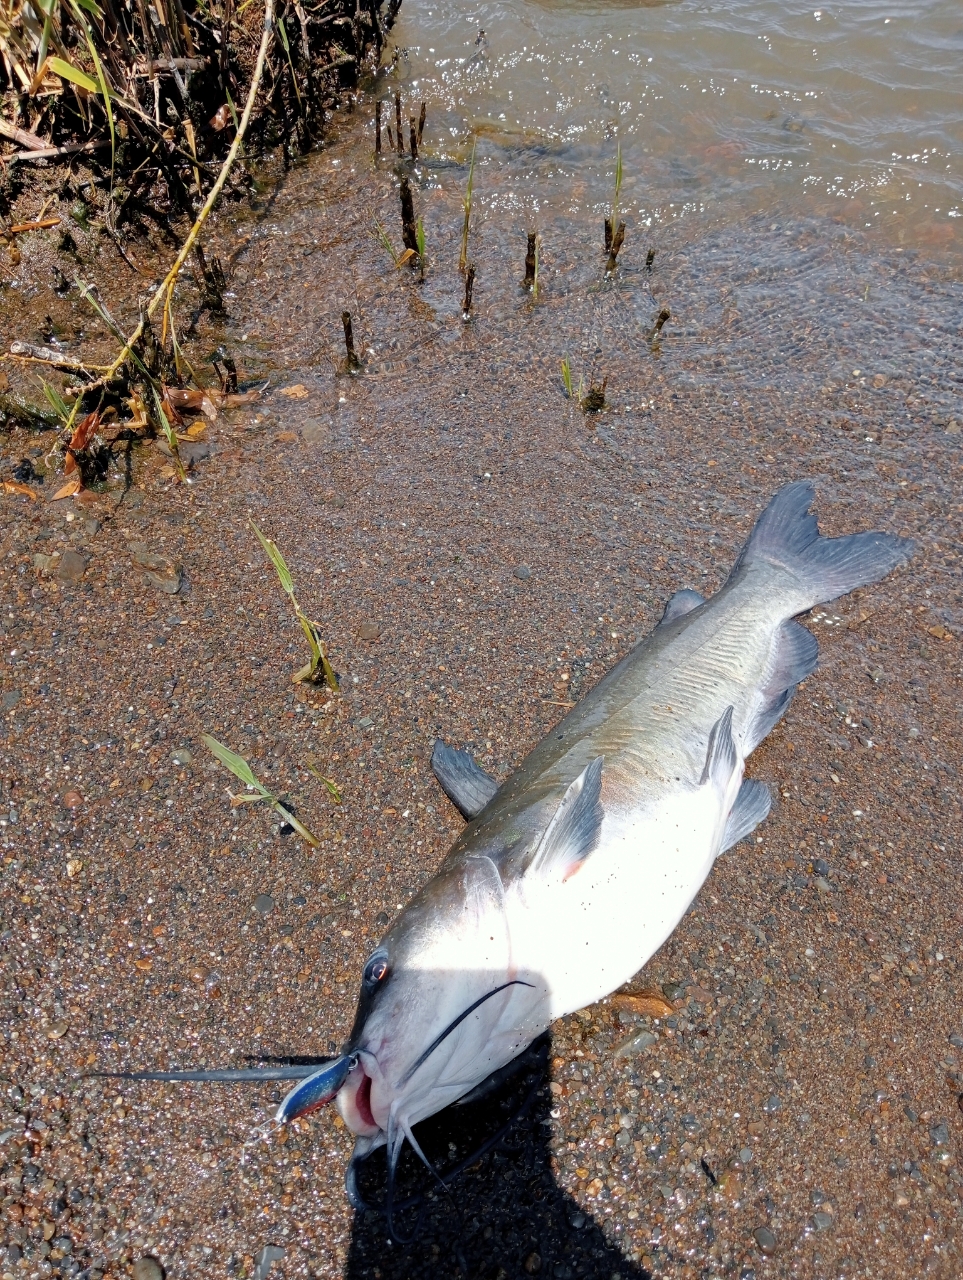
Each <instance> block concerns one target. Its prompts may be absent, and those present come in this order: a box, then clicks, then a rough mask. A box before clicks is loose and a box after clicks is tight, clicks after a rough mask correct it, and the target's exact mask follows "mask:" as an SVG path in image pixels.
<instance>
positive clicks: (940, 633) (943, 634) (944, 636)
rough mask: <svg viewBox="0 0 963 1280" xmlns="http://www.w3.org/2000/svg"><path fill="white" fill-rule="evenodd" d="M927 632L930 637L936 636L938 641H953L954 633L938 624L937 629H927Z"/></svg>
mask: <svg viewBox="0 0 963 1280" xmlns="http://www.w3.org/2000/svg"><path fill="white" fill-rule="evenodd" d="M926 631H927V634H928V635H931V636H935V637H936V639H937V640H952V639H953V632H952V631H947V629H946V627H942V626H940V625H939V624H937V625H936V626H935V627H927V628H926Z"/></svg>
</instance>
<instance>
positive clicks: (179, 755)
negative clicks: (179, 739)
mask: <svg viewBox="0 0 963 1280" xmlns="http://www.w3.org/2000/svg"><path fill="white" fill-rule="evenodd" d="M193 759H194V753H193V751H190V750H189V749H188V748H187V747H179V748H178V749H177V750H176V751H175V752H174V755H173V760H174V763H175V764H190V763H191V761H192V760H193Z"/></svg>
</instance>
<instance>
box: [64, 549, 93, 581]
mask: <svg viewBox="0 0 963 1280" xmlns="http://www.w3.org/2000/svg"><path fill="white" fill-rule="evenodd" d="M86 572H87V557H86V556H82V555H81V554H80V552H79V551H65V552H64V553H63V555H62V556H61V557H60V563H59V564H58V565H57V577H58V578H59V579H60V581H61V582H80V581H82V580H83V576H84V574H85V573H86Z"/></svg>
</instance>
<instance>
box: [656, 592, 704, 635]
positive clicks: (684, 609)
mask: <svg viewBox="0 0 963 1280" xmlns="http://www.w3.org/2000/svg"><path fill="white" fill-rule="evenodd" d="M705 602H706V598H705V596H702V595H700V594H699V592H698V591H692V590H690V589H689V588H688V587H686V588H685V589H684V590H682V591H677V592H676V593H675V595H674V596H672V597H671V598H670V600H669V603H668V604H667V605H666V606H665V613H663V615H662V617H661V618H660V619H659V621H658V622H657V623H656V626H657V627H667V626H668V625H669V623H670V622H675V620H676V619H677V618H684V617H685V615H686V614H687V613H691V612H692V610H693V609H698V607H699V605H700V604H705Z"/></svg>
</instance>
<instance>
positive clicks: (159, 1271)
mask: <svg viewBox="0 0 963 1280" xmlns="http://www.w3.org/2000/svg"><path fill="white" fill-rule="evenodd" d="M130 1274H131V1275H132V1276H133V1280H164V1268H163V1267H162V1266H161V1264H160V1263H159V1262H158V1261H157V1259H156V1258H152V1257H150V1256H149V1255H147V1256H145V1257H143V1258H138V1259H137V1261H136V1262H135V1263H134V1265H133V1266H132V1267H131V1269H130Z"/></svg>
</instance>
